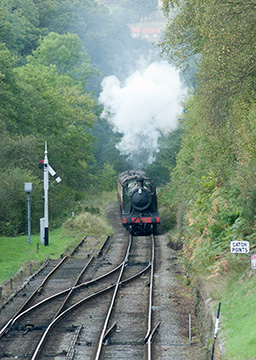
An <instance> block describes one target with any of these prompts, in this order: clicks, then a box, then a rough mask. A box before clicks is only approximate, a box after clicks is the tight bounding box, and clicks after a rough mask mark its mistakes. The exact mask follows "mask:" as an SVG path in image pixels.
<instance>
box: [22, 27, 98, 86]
mask: <svg viewBox="0 0 256 360" xmlns="http://www.w3.org/2000/svg"><path fill="white" fill-rule="evenodd" d="M32 53H33V55H32V56H29V57H28V59H27V60H28V63H37V64H42V65H44V66H51V65H55V69H56V71H57V73H58V74H62V75H64V74H66V75H68V76H70V77H71V78H73V79H75V80H76V81H77V82H80V83H81V84H82V85H83V86H85V85H86V83H87V81H88V79H89V78H90V77H91V76H92V75H93V74H95V71H94V70H93V69H92V66H91V60H90V58H89V56H88V54H87V53H86V51H85V50H84V49H83V47H82V42H81V40H80V39H79V37H78V35H76V34H70V33H68V34H64V35H60V34H56V33H53V32H51V33H50V34H49V35H47V36H46V37H45V38H44V39H41V40H40V45H39V46H38V48H37V49H36V50H34V51H33V52H32Z"/></svg>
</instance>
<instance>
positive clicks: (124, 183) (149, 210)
mask: <svg viewBox="0 0 256 360" xmlns="http://www.w3.org/2000/svg"><path fill="white" fill-rule="evenodd" d="M118 200H119V203H120V208H121V211H122V224H123V226H124V227H125V228H126V229H128V230H129V231H130V233H131V234H135V233H136V234H149V233H152V232H153V233H155V231H156V226H157V224H159V223H160V217H159V213H158V211H157V198H156V189H155V186H154V183H153V181H152V180H149V178H147V177H146V175H145V173H144V172H142V171H133V170H130V171H127V172H124V173H122V174H120V176H119V179H118Z"/></svg>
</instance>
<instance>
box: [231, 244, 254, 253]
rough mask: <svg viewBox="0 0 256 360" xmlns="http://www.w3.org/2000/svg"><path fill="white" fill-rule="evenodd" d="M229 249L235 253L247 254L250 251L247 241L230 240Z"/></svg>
mask: <svg viewBox="0 0 256 360" xmlns="http://www.w3.org/2000/svg"><path fill="white" fill-rule="evenodd" d="M230 249H231V252H232V253H235V254H248V253H249V252H250V245H249V241H231V242H230Z"/></svg>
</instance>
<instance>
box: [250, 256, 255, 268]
mask: <svg viewBox="0 0 256 360" xmlns="http://www.w3.org/2000/svg"><path fill="white" fill-rule="evenodd" d="M251 269H253V270H255V269H256V254H251Z"/></svg>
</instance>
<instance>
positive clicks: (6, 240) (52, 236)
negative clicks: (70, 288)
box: [0, 229, 77, 284]
mask: <svg viewBox="0 0 256 360" xmlns="http://www.w3.org/2000/svg"><path fill="white" fill-rule="evenodd" d="M76 243H77V239H76V238H72V237H70V235H69V236H65V235H63V231H62V230H61V229H57V230H54V231H50V233H49V246H44V245H43V244H41V243H40V235H32V236H31V244H30V245H29V244H28V237H27V236H17V237H0V269H1V271H0V284H1V283H3V282H4V281H6V280H8V279H9V278H11V277H13V276H14V275H15V274H16V273H17V271H19V270H20V269H23V268H27V267H28V266H29V263H33V264H38V265H40V264H42V263H43V262H44V260H45V259H46V258H47V257H49V258H51V259H57V258H60V255H61V254H62V253H63V252H64V251H67V249H68V248H72V246H73V247H74V246H75V244H76ZM38 244H39V249H38V251H37V247H38ZM37 267H38V266H37Z"/></svg>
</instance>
